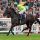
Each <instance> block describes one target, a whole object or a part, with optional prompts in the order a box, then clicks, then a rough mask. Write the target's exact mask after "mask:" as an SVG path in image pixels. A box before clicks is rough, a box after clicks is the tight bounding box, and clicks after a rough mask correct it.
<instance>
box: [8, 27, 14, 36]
mask: <svg viewBox="0 0 40 40" xmlns="http://www.w3.org/2000/svg"><path fill="white" fill-rule="evenodd" d="M12 29H13V26H11V28H10V30H9V32H8V34H7V36H8V35H9V34H10V31H11V33H12V34H13V35H14V33H13V32H12Z"/></svg>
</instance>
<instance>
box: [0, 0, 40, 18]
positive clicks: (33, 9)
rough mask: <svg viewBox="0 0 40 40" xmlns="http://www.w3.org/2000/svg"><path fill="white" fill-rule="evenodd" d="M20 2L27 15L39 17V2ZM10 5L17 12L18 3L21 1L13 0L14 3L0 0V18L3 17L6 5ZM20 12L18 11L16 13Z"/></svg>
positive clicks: (10, 0) (26, 0) (9, 0)
mask: <svg viewBox="0 0 40 40" xmlns="http://www.w3.org/2000/svg"><path fill="white" fill-rule="evenodd" d="M22 1H23V2H24V3H25V5H26V6H27V8H24V10H25V9H26V12H28V13H29V14H32V15H34V16H35V15H37V16H39V17H40V1H38V0H35V1H34V0H31V1H29V0H22ZM23 2H22V3H23ZM10 3H11V7H13V8H14V9H16V11H17V10H18V8H17V5H19V3H21V1H19V0H14V1H13V0H8V1H7V0H0V18H3V17H4V16H3V14H4V12H5V10H6V8H7V7H8V4H10ZM25 5H24V6H25ZM20 8H21V7H20ZM29 9H30V10H29ZM20 10H21V9H20ZM20 10H18V12H19V11H20ZM22 10H23V9H22ZM28 10H29V11H28ZM28 13H27V14H28Z"/></svg>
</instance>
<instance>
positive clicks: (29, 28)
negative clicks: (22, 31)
mask: <svg viewBox="0 0 40 40" xmlns="http://www.w3.org/2000/svg"><path fill="white" fill-rule="evenodd" d="M30 32H31V28H29V32H28V34H27V36H29V33H30Z"/></svg>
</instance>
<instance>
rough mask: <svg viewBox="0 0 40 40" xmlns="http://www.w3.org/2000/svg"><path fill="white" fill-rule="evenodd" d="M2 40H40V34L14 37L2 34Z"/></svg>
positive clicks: (0, 38) (0, 35) (0, 36)
mask: <svg viewBox="0 0 40 40" xmlns="http://www.w3.org/2000/svg"><path fill="white" fill-rule="evenodd" d="M0 40H40V34H30V35H29V36H27V35H26V34H25V35H14V36H13V35H12V34H10V35H9V36H6V34H0Z"/></svg>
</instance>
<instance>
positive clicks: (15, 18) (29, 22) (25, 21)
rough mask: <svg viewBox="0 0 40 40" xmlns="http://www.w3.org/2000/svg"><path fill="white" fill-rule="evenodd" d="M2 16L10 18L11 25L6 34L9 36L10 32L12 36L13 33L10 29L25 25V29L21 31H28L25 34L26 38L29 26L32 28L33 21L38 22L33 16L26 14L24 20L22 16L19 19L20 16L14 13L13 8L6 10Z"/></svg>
mask: <svg viewBox="0 0 40 40" xmlns="http://www.w3.org/2000/svg"><path fill="white" fill-rule="evenodd" d="M3 15H4V16H7V17H8V18H9V17H11V24H12V25H11V28H10V30H9V32H8V34H7V35H9V34H10V31H11V33H12V34H13V35H14V32H12V29H13V28H14V27H15V26H17V25H23V24H26V25H27V28H25V29H23V30H22V32H23V31H24V30H26V29H29V32H28V34H27V36H28V35H29V33H30V32H31V26H32V24H33V23H34V22H35V21H37V22H39V20H38V19H37V18H36V17H34V16H33V15H30V14H29V15H27V14H26V18H23V16H22V18H21V17H20V15H19V14H18V13H17V12H16V11H15V9H14V8H10V9H8V8H7V9H6V11H5V13H4V14H3Z"/></svg>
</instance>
